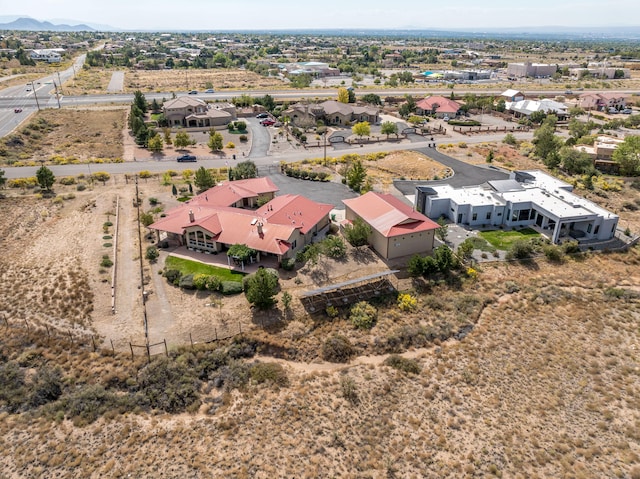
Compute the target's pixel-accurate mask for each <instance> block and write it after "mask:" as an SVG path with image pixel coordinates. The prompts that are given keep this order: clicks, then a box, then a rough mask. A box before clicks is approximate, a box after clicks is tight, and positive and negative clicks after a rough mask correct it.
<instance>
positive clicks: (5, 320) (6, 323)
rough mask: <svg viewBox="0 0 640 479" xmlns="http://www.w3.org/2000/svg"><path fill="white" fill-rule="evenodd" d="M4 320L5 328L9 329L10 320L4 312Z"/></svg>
mask: <svg viewBox="0 0 640 479" xmlns="http://www.w3.org/2000/svg"><path fill="white" fill-rule="evenodd" d="M2 320H3V321H4V326H5V328H7V329H9V321H7V317H6V316H5V315H4V314H3V315H2Z"/></svg>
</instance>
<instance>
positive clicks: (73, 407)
mask: <svg viewBox="0 0 640 479" xmlns="http://www.w3.org/2000/svg"><path fill="white" fill-rule="evenodd" d="M135 402H136V403H138V404H134V400H133V398H132V397H130V396H121V395H119V394H115V393H112V392H110V391H107V390H106V389H105V388H104V387H103V386H101V385H99V384H93V385H89V386H85V387H83V388H81V389H79V390H77V391H74V392H72V393H71V394H70V395H68V396H63V397H62V398H61V399H59V400H58V401H56V402H55V403H53V404H51V405H50V408H48V409H49V411H50V412H52V413H54V414H55V413H63V414H64V415H65V416H66V417H68V418H69V419H73V421H74V423H75V424H76V425H86V424H90V423H92V422H94V421H96V420H97V419H98V418H100V417H101V416H102V415H103V414H105V413H106V412H107V411H112V410H117V411H118V412H120V413H123V412H126V411H129V410H132V409H133V408H134V406H136V405H140V403H143V404H144V401H135Z"/></svg>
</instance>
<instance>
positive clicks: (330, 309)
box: [325, 306, 340, 318]
mask: <svg viewBox="0 0 640 479" xmlns="http://www.w3.org/2000/svg"><path fill="white" fill-rule="evenodd" d="M325 313H327V316H329V317H330V318H337V317H338V315H339V314H340V311H338V308H336V307H335V306H327V309H325Z"/></svg>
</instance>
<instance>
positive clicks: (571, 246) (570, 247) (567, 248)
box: [562, 241, 580, 254]
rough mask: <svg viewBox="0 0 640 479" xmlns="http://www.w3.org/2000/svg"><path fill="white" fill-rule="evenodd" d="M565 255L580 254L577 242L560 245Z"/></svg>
mask: <svg viewBox="0 0 640 479" xmlns="http://www.w3.org/2000/svg"><path fill="white" fill-rule="evenodd" d="M562 249H564V252H565V254H577V253H580V245H579V244H578V242H577V241H567V242H566V243H564V244H563V245H562Z"/></svg>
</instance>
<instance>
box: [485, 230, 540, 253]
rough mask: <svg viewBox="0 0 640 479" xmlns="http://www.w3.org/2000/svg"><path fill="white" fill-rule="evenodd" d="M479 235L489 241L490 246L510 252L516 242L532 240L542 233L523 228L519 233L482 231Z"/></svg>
mask: <svg viewBox="0 0 640 479" xmlns="http://www.w3.org/2000/svg"><path fill="white" fill-rule="evenodd" d="M478 234H479V235H480V237H482V238H484V239H485V240H487V241H488V242H489V244H491V245H492V246H494V247H495V248H497V249H499V250H503V251H506V250H508V249H509V248H510V247H511V245H512V244H513V242H514V241H516V240H522V239H531V238H537V237H538V236H540V233H538V232H537V231H535V230H533V229H531V228H523V229H521V230H517V231H506V230H495V231H480V233H478Z"/></svg>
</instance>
